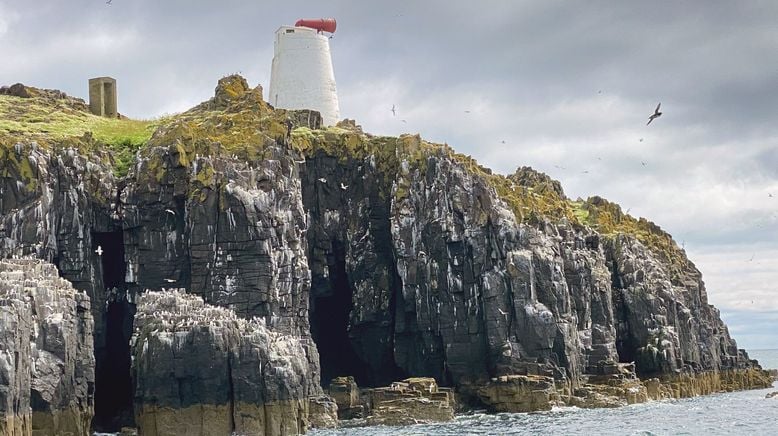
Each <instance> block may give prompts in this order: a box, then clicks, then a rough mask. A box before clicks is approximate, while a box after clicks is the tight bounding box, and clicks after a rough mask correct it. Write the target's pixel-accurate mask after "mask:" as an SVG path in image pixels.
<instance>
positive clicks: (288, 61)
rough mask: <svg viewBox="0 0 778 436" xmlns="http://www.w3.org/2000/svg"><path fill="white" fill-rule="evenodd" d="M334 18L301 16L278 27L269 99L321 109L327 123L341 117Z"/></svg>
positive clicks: (277, 103)
mask: <svg viewBox="0 0 778 436" xmlns="http://www.w3.org/2000/svg"><path fill="white" fill-rule="evenodd" d="M335 27H336V23H335V20H334V19H332V18H322V19H315V20H299V21H297V23H295V25H294V26H281V27H280V28H279V29H278V30H277V31H276V40H275V44H274V49H275V51H274V54H273V66H272V69H271V71H270V93H269V95H268V100H269V102H270V104H271V105H273V106H274V107H276V108H279V109H313V110H315V111H319V112H320V113H321V116H322V122H323V123H324V125H327V126H332V125H334V124H335V123H337V122H338V120H339V119H340V107H339V106H338V91H337V89H336V87H335V74H334V73H333V70H332V58H331V57H330V44H329V38H328V37H327V36H325V35H324V34H323V32H329V33H333V32H335Z"/></svg>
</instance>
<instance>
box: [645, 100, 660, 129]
mask: <svg viewBox="0 0 778 436" xmlns="http://www.w3.org/2000/svg"><path fill="white" fill-rule="evenodd" d="M659 106H662V103H661V102H660V103H659V104H658V105H656V109H654V113H653V114H652V115H651V116H650V117H648V122H647V123H646V125H649V124H651V121H654V118H659V117H661V116H662V112H659Z"/></svg>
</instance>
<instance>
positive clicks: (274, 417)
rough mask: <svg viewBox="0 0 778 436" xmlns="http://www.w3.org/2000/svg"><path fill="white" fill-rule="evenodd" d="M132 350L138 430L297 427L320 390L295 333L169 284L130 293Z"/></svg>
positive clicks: (273, 431)
mask: <svg viewBox="0 0 778 436" xmlns="http://www.w3.org/2000/svg"><path fill="white" fill-rule="evenodd" d="M133 356H134V358H133V374H134V377H133V379H134V380H136V381H137V382H136V387H135V401H136V407H135V410H136V422H137V424H138V428H139V432H140V433H141V434H143V435H149V436H153V435H191V434H202V435H221V434H231V433H233V432H235V433H238V434H252V435H258V436H259V435H278V434H290V433H292V434H293V433H304V432H305V431H306V429H307V428H308V420H309V403H308V401H309V397H310V396H312V395H315V396H319V395H321V388H319V386H318V383H319V380H318V374H312V373H310V372H309V366H308V360H307V357H306V355H305V349H304V347H303V345H302V344H301V343H300V341H299V339H298V338H295V337H292V336H289V335H284V334H280V333H276V332H272V331H270V330H268V329H267V328H266V327H265V325H264V322H263V321H262V320H258V319H252V320H246V319H242V318H239V317H238V316H237V315H235V313H234V312H233V311H231V310H229V309H226V308H222V307H217V306H211V305H209V304H207V303H205V302H203V300H202V299H201V298H200V297H197V296H194V295H190V294H184V293H182V292H179V291H177V290H168V291H164V292H146V293H144V294H141V295H139V296H138V298H137V313H136V316H135V334H134V336H133Z"/></svg>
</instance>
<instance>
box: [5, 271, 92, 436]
mask: <svg viewBox="0 0 778 436" xmlns="http://www.w3.org/2000/svg"><path fill="white" fill-rule="evenodd" d="M89 309H90V304H89V298H87V296H86V294H84V293H83V292H79V291H76V290H75V289H73V287H72V285H71V284H70V283H69V282H68V281H67V280H64V279H61V278H60V277H59V276H58V274H57V269H56V268H55V267H54V265H51V264H50V263H47V262H43V261H39V260H0V434H4V435H14V436H15V435H30V434H33V433H35V434H88V433H89V429H90V421H91V419H92V413H93V407H94V388H95V373H94V365H95V358H94V352H93V348H92V347H93V345H92V344H93V337H92V316H91V314H90V310H89Z"/></svg>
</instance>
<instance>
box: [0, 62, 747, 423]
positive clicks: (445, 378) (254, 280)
mask: <svg viewBox="0 0 778 436" xmlns="http://www.w3.org/2000/svg"><path fill="white" fill-rule="evenodd" d="M32 94H33V95H35V93H32ZM46 95H48V94H46ZM0 97H2V98H6V99H8V98H16V99H20V98H21V97H3V96H0ZM31 98H36V97H31ZM47 98H52V99H55V100H56V99H63V98H65V97H63V96H60V95H58V94H57V95H54V94H52V95H50V96H49V97H47ZM57 101H59V100H57ZM19 104H21V103H19ZM58 104H64V103H61V102H60V103H58ZM74 104H75V103H74ZM0 107H2V105H0ZM73 110H76V109H73ZM159 124H160V127H159V129H157V131H156V132H155V133H154V135H153V136H152V137H151V138H150V139H149V140H148V141H147V142H145V143H144V145H143V147H141V149H140V151H139V152H138V153H137V155H136V156H135V157H134V158H133V159H132V164H131V165H130V166H129V168H128V173H127V175H126V176H122V174H121V172H117V171H115V170H116V168H117V165H119V164H120V162H118V161H117V158H116V155H115V153H109V152H107V151H106V148H105V147H104V146H103V145H102V142H101V141H102V140H97V139H95V138H93V137H92V136H91V135H88V134H87V135H84V136H82V137H78V138H73V137H67V138H59V139H56V140H53V139H50V137H49V136H47V135H46V134H43V133H40V134H39V135H38V136H36V135H35V134H24V135H21V134H14V133H13V132H5V133H3V132H0V133H2V134H0V257H6V258H7V257H11V256H22V255H25V256H34V257H38V258H41V259H45V260H47V261H50V262H52V263H54V264H55V265H56V266H57V268H58V269H59V272H60V274H61V276H62V277H64V278H66V279H67V280H69V281H70V282H72V283H73V285H74V286H75V287H76V288H77V289H81V290H83V291H85V293H86V295H88V297H89V300H90V301H91V314H92V316H93V317H94V320H95V321H94V325H95V332H94V338H95V340H94V353H95V357H96V392H95V396H96V405H97V406H96V407H97V409H96V415H95V419H94V426H95V428H103V429H117V428H118V427H119V426H120V425H129V424H133V423H134V422H135V423H139V424H140V425H141V426H146V427H145V428H147V429H149V428H152V426H157V427H153V428H159V427H158V426H159V425H161V424H160V422H166V421H168V420H169V419H171V420H173V421H175V422H179V421H180V422H183V421H186V416H189V415H187V414H191V413H195V412H192V410H195V409H191V408H192V407H200V406H198V405H204V404H205V405H209V407H211V406H213V410H210V411H204V409H202V410H200V409H197V410H200V411H199V412H197V413H203V414H206V412H207V413H211V412H213V414H214V416H219V418H218V419H215V421H214V423H218V425H222V426H223V427H224V428H225V429H226V428H227V427H230V428H232V429H233V430H235V429H237V428H238V427H239V426H240V425H239V423H238V421H236V419H235V416H238V415H239V414H237V413H236V412H235V410H236V408H240V407H244V406H245V407H249V408H251V410H253V411H255V412H257V413H260V412H259V411H263V410H264V411H267V410H268V408H272V407H275V406H273V404H283V406H279V407H281V409H278V410H281V411H280V412H279V414H278V416H283V418H279V419H280V420H281V421H279V422H283V423H284V424H283V425H282V426H281V427H279V426H275V424H268V422H264V423H257V422H258V421H257V422H255V423H254V424H251V425H257V426H258V428H259V427H262V428H265V429H270V430H266V432H267V433H268V434H273V433H276V432H279V431H280V432H282V433H283V432H284V430H281V429H282V428H284V429H295V430H302V429H304V428H305V427H306V425H307V424H306V423H307V421H308V419H309V417H308V414H309V409H308V405H307V399H308V397H311V396H314V397H315V396H319V395H321V393H322V392H321V389H320V387H319V385H320V382H323V383H324V384H327V383H328V382H329V380H330V379H332V378H333V377H336V376H342V375H352V376H354V377H355V378H356V380H357V382H358V383H359V384H360V385H372V386H377V385H382V384H387V383H388V382H391V381H394V380H398V379H401V378H405V377H409V376H430V377H434V378H435V379H436V380H437V381H438V382H439V383H441V384H442V385H449V386H455V387H458V388H462V389H463V390H465V391H467V390H468V389H469V390H471V391H472V389H474V388H477V387H478V386H483V385H485V384H486V383H488V382H489V381H490V379H492V378H494V377H497V376H509V375H510V376H516V375H525V376H533V377H534V376H537V377H551V378H552V380H554V381H555V382H556V383H557V384H559V385H561V386H565V387H566V388H565V389H567V390H568V391H571V390H573V389H575V388H576V387H578V386H579V385H582V384H583V383H585V382H586V380H587V379H588V376H587V374H595V373H598V372H601V371H602V368H603V367H604V365H605V366H607V365H612V364H613V363H615V362H632V361H634V362H635V369H636V371H637V374H638V375H640V376H641V377H666V378H673V377H675V378H677V377H680V376H681V375H684V376H687V377H694V376H695V374H701V373H710V374H713V373H718V372H720V371H728V370H745V369H748V368H751V367H754V365H755V363H754V362H751V361H749V360H748V357H747V355H746V354H745V352H743V351H739V350H737V347H736V344H735V342H734V340H733V339H732V338H731V337H730V336H729V333H728V331H727V329H726V326H724V324H723V323H722V322H721V320H720V318H719V316H718V312H717V311H716V309H715V308H713V307H712V306H710V305H709V304H708V302H707V297H706V293H705V288H704V285H703V282H702V280H701V277H700V273H699V271H697V269H696V268H695V267H694V265H693V264H692V263H691V262H690V261H689V260H688V259H686V257H685V254H684V253H683V251H682V250H681V249H680V248H679V247H678V246H677V245H676V244H675V242H674V241H673V240H672V238H671V237H670V235H667V234H666V233H664V232H663V231H661V229H659V228H658V227H657V226H655V225H654V224H653V223H650V222H648V221H645V220H643V219H640V220H636V219H634V218H632V217H630V216H629V215H626V214H624V213H622V212H621V210H620V208H619V207H618V206H616V205H614V204H611V203H608V202H607V201H605V200H602V199H599V198H593V199H590V200H587V201H585V202H584V201H578V202H573V201H570V200H569V199H567V198H566V197H565V196H564V193H563V191H562V189H561V186H559V183H558V182H556V181H553V180H551V179H550V178H548V177H547V176H545V175H543V174H541V173H537V172H535V171H533V170H531V169H529V168H520V169H519V170H517V172H516V173H515V174H512V175H510V176H507V177H506V176H500V175H496V174H492V173H491V172H490V171H489V170H488V169H485V168H482V167H480V166H479V165H478V164H477V163H475V162H474V161H473V160H472V159H470V158H469V157H466V156H462V155H458V154H456V153H454V152H453V151H452V150H451V149H450V148H449V147H448V146H446V145H438V144H431V143H428V142H425V141H423V140H421V138H419V137H418V136H410V135H404V136H401V137H399V138H392V137H374V136H372V135H369V134H365V133H363V132H362V131H361V129H360V128H359V127H358V126H356V125H355V124H354V123H350V122H344V123H341V124H340V125H339V127H332V128H327V129H322V128H321V127H320V118H319V116H318V114H317V113H315V112H310V111H283V110H274V109H273V108H272V107H270V106H269V105H267V104H266V103H264V102H263V101H262V96H261V88H257V89H249V87H248V86H247V84H246V82H245V80H243V79H242V78H239V77H235V76H231V77H227V78H224V79H222V80H221V81H220V82H219V85H218V86H217V89H216V95H215V97H214V98H213V99H211V100H209V101H207V102H204V103H203V104H201V105H199V106H197V107H195V108H193V109H191V110H190V111H187V112H185V113H183V114H180V115H177V116H175V117H171V118H169V119H166V120H162V121H160V122H159ZM115 174H118V175H119V176H122V177H121V178H118V177H117V176H115ZM163 288H180V289H185V290H186V292H187V293H189V294H194V295H196V296H198V297H200V298H202V300H204V302H205V303H202V301H200V300H197V301H200V303H194V301H195V300H190V299H189V298H190V297H187V296H184V295H180V294H177V293H175V294H171V295H175V297H173V296H170V297H169V298H171V299H172V300H171V301H168V302H167V303H165V304H162V303H160V302H161V301H163V300H164V298H165V297H164V296H160V295H157V294H148V295H147V296H144V292H146V291H147V290H152V291H153V290H161V289H163ZM152 296H153V297H152ZM145 298H151V299H152V300H153V301H154V302H155V303H148V301H150V300H144V299H145ZM144 301H146V302H144ZM160 304H162V306H164V307H166V308H165V309H160V307H162V306H159V305H160ZM200 304H206V305H210V306H214V307H213V308H210V309H207V310H206V306H199V305H200ZM155 305H156V306H155ZM191 305H197V307H198V308H199V309H197V310H198V311H199V312H197V313H200V315H196V316H195V315H193V316H191V317H190V318H182V317H183V315H182V313H183V312H181V308H182V307H189V306H191ZM210 306H207V307H210ZM155 307H156V309H155ZM217 308H222V309H218V310H217ZM161 310H164V311H166V312H170V313H175V314H176V315H175V316H173V318H171V319H174V320H178V321H175V322H174V324H172V325H168V324H166V323H167V322H168V321H165V319H166V317H168V315H169V314H167V313H166V314H161V313H160V311H161ZM136 311H137V313H136ZM217 312H218V313H217ZM203 313H208V314H212V315H213V316H214V317H215V318H214V319H218V320H221V321H219V323H220V324H218V325H211V318H209V317H210V315H203ZM171 316H172V315H171ZM252 318H256V320H254V321H250V322H248V321H245V320H248V319H252ZM246 322H248V324H246ZM159 323H162V324H159ZM175 323H178V324H175ZM150 326H156V327H155V328H154V329H151V327H150ZM176 326H178V327H176ZM150 329H151V330H150ZM138 331H140V333H138ZM133 332H135V340H134V341H135V342H134V343H135V346H134V347H135V348H132V349H131V348H130V345H129V343H130V339H131V336H133ZM272 338H282V339H278V340H280V341H281V342H274V341H276V339H272ZM139 344H146V345H143V346H141V345H139ZM268 344H270V345H268ZM273 344H276V345H273ZM268 347H269V348H268ZM274 347H276V348H274ZM278 347H281V348H278ZM263 350H264V351H263ZM173 351H175V353H177V354H176V355H179V354H180V355H182V356H188V357H186V359H190V360H191V361H192V362H200V360H201V359H203V358H204V356H209V357H210V358H212V359H210V360H209V362H210V363H212V365H213V366H212V367H211V369H213V371H211V370H208V371H204V370H203V369H204V364H205V362H203V365H196V364H195V365H194V366H192V367H190V366H188V365H187V366H186V367H180V366H177V365H179V363H177V361H175V359H173V360H171V357H170V356H171V353H173ZM263 353H264V354H263ZM131 354H132V355H134V356H135V359H134V360H132V359H131ZM260 365H261V366H263V368H265V369H264V370H263V371H262V372H261V373H259V374H257V373H256V372H252V371H253V369H252V368H255V367H258V366H260ZM268 368H276V369H278V371H276V370H275V369H274V370H269V369H268ZM283 368H291V369H289V370H288V371H287V370H286V369H283ZM131 372H134V373H135V374H136V377H135V378H132V377H130V374H131ZM170 374H173V375H174V376H173V377H172V378H170V377H168V376H169V375H170ZM241 374H243V375H241ZM250 374H255V375H254V376H253V377H254V378H252V376H250ZM168 379H169V380H170V381H167V380H168ZM284 380H286V381H284ZM506 380H508V379H506ZM510 380H518V379H516V378H515V377H514V378H511V379H510ZM284 383H286V384H284ZM252 384H256V385H257V386H265V387H264V388H263V389H265V390H262V389H260V390H259V391H257V392H259V393H256V396H251V395H249V394H248V393H247V391H243V390H242V389H244V387H245V386H249V385H252ZM751 385H755V384H754V383H752V384H751ZM748 386H749V382H744V383H741V384H740V385H738V387H748ZM241 392H242V393H241ZM244 394H245V395H244ZM252 395H254V394H252ZM263 404H264V406H263ZM317 410H318V408H317ZM173 411H178V412H173ZM251 413H254V412H251ZM251 413H249V415H251ZM265 413H266V412H265ZM271 415H272V414H271ZM209 416H210V415H209ZM241 416H242V415H241ZM168 418H169V419H168ZM171 422H172V421H171ZM215 425H217V424H215ZM247 425H248V424H247ZM219 428H221V427H219ZM252 428H253V427H252ZM149 431H150V430H149ZM192 431H193V432H197V431H201V432H207V429H205V428H200V429H199V430H192ZM289 431H291V430H289ZM150 432H151V433H150V434H153V433H154V432H153V431H150Z"/></svg>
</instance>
